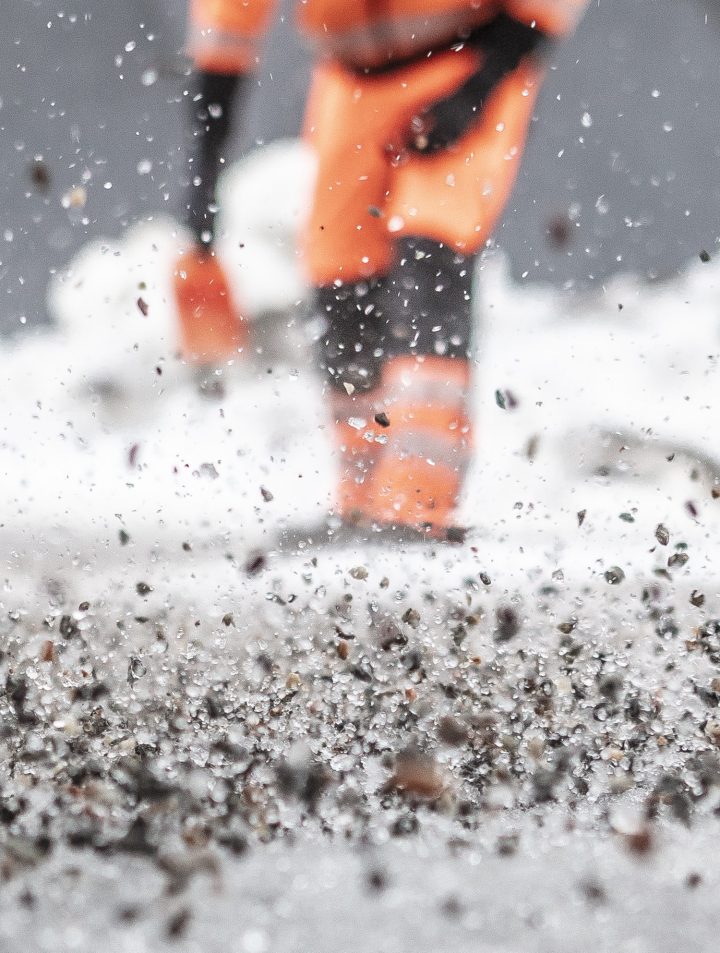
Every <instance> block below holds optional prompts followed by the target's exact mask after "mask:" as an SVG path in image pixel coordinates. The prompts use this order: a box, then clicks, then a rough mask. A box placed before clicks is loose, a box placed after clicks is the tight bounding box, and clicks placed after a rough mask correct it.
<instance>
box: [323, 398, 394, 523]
mask: <svg viewBox="0 0 720 953" xmlns="http://www.w3.org/2000/svg"><path fill="white" fill-rule="evenodd" d="M329 396H330V410H331V414H332V418H333V423H334V429H335V444H336V448H337V451H338V457H339V460H338V463H339V472H338V482H337V489H336V494H335V511H336V512H337V513H338V515H340V516H341V517H342V518H343V519H346V520H348V521H349V522H354V521H355V520H356V518H357V514H358V513H360V512H362V511H363V509H364V501H365V496H366V491H367V488H366V481H367V479H368V476H369V473H370V472H371V470H372V468H373V467H374V465H375V462H376V460H377V457H378V455H379V453H380V452H381V444H378V443H376V442H375V438H376V437H377V436H378V435H379V433H380V432H381V431H382V427H380V426H379V425H378V424H376V423H375V421H374V419H373V418H374V415H375V412H376V410H375V401H374V396H375V395H374V393H373V392H370V393H363V392H357V393H355V394H352V395H350V394H345V393H343V392H341V391H337V390H332V391H331V392H330V395H329ZM351 421H352V423H351ZM361 421H362V423H360V422H361ZM368 434H369V435H370V436H369V437H368Z"/></svg>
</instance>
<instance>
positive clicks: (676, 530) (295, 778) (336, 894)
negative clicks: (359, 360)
mask: <svg viewBox="0 0 720 953" xmlns="http://www.w3.org/2000/svg"><path fill="white" fill-rule="evenodd" d="M266 161H270V160H266ZM236 186H237V187H238V188H239V187H240V185H239V184H238V183H236ZM277 200H278V202H280V203H284V204H287V202H288V198H287V196H277ZM237 204H240V205H242V203H237ZM260 204H261V205H263V206H265V205H266V203H265V201H264V200H263V201H262V202H261V203H260ZM291 231H292V229H291V228H290V227H288V229H287V235H285V232H283V231H282V230H280V232H278V230H277V229H276V230H275V231H274V232H273V236H272V240H271V241H268V242H267V243H266V247H264V248H261V249H258V250H257V255H258V258H257V261H256V264H255V267H248V266H247V263H246V265H245V271H244V272H243V269H242V268H239V269H238V272H237V275H235V280H237V282H238V287H239V289H240V291H241V293H242V294H243V295H244V296H246V300H252V301H253V302H254V304H255V307H256V309H257V310H258V311H259V312H260V311H263V310H264V311H265V315H266V316H265V317H264V318H263V319H262V320H259V321H258V322H257V323H256V325H255V326H254V327H253V329H252V337H251V339H250V341H249V342H248V348H247V351H246V355H245V356H244V357H243V358H242V359H241V360H239V361H238V366H237V367H234V368H231V369H229V370H228V371H227V372H226V373H225V374H224V376H223V378H222V381H221V383H222V389H223V392H222V393H220V394H219V395H217V396H216V398H215V399H204V398H201V397H199V396H198V393H197V390H196V388H195V386H194V384H193V381H192V377H191V375H190V373H189V371H188V370H187V369H186V368H184V367H183V366H182V365H181V364H180V363H179V362H178V361H177V359H176V357H175V341H174V335H173V331H172V313H171V311H170V308H169V307H168V304H167V300H168V296H167V284H166V280H165V278H164V277H163V276H166V275H167V274H169V268H168V262H169V260H170V257H171V255H172V249H173V247H174V246H175V244H176V241H177V239H176V238H174V237H173V236H172V234H171V230H170V228H169V226H164V225H162V224H159V225H157V226H154V227H153V228H152V229H140V230H137V231H135V232H133V233H131V234H130V235H129V236H128V238H127V240H126V241H125V242H124V243H122V244H121V245H119V246H117V247H113V246H107V247H104V248H103V247H101V246H97V247H95V248H92V249H90V250H88V251H87V252H86V253H85V255H84V256H83V258H82V259H81V260H78V261H77V262H76V263H75V266H74V268H73V271H72V273H71V274H70V275H69V276H67V277H65V278H63V280H62V281H61V282H58V283H57V285H56V286H55V288H54V290H53V295H52V297H51V301H52V302H53V308H54V311H55V313H56V315H57V318H58V321H59V328H60V330H59V331H58V332H57V333H54V334H48V335H44V336H41V337H38V338H37V339H34V340H30V341H27V342H25V343H24V344H22V345H16V346H14V347H12V348H7V349H6V350H5V352H4V353H3V362H4V366H6V367H8V368H10V374H9V375H8V377H9V379H8V380H7V381H6V382H4V383H3V388H4V390H3V393H2V401H3V408H4V410H3V422H2V432H1V434H2V435H1V439H0V453H1V457H0V468H1V471H2V473H1V476H2V485H3V491H4V502H5V505H4V507H3V511H2V519H1V521H0V522H1V525H0V551H1V552H2V583H3V586H2V593H1V594H0V725H1V728H0V876H1V877H2V880H0V949H1V950H3V951H5V950H8V951H9V953H15V951H21V950H22V951H34V950H38V951H41V950H43V951H44V950H48V951H51V950H52V951H53V953H63V951H71V950H73V951H88V953H89V951H96V950H98V949H99V948H102V949H104V950H107V951H110V953H114V951H125V950H127V951H133V953H134V951H142V950H148V951H155V950H161V949H165V948H176V949H180V950H197V951H203V953H206V951H214V950H217V951H226V950H230V949H233V950H235V949H236V950H238V951H242V953H246V951H247V953H264V951H268V953H285V951H287V953H290V951H299V953H300V951H302V953H315V951H317V953H323V951H325V950H328V951H330V950H333V951H336V950H343V951H349V953H355V951H357V953H365V951H373V953H378V951H387V953H399V951H403V953H404V951H410V950H417V951H420V953H422V951H428V953H430V951H438V950H444V949H448V950H459V951H465V950H467V951H470V950H480V951H487V953H490V951H498V953H499V951H503V953H505V951H507V953H528V951H538V953H539V951H543V953H558V951H562V953H565V951H567V953H575V951H579V950H587V951H598V953H602V951H605V950H607V951H613V953H617V951H628V953H645V951H647V953H664V951H667V953H677V951H679V950H683V951H684V953H694V951H706V950H707V951H710V950H713V949H714V948H715V945H716V936H717V930H718V927H719V926H720V923H719V922H718V921H719V920H720V914H718V912H717V889H718V879H719V877H720V875H719V874H718V872H717V863H716V857H717V844H718V824H719V823H720V821H719V820H718V812H719V811H720V757H719V756H718V755H719V752H718V744H719V743H720V717H719V716H718V711H717V709H718V702H719V701H720V623H718V622H716V621H714V620H716V619H718V618H720V596H719V594H718V586H717V578H718V576H717V566H718V559H719V558H720V550H719V549H718V539H719V538H720V535H719V531H720V525H719V523H720V521H719V519H718V507H719V506H720V502H718V501H717V500H716V499H715V497H716V495H717V483H718V479H717V465H716V463H715V449H716V447H715V444H716V440H715V435H716V432H717V427H716V419H717V415H716V413H715V395H716V394H717V380H716V377H717V354H718V347H717V342H718V321H717V313H718V306H717V302H718V300H719V299H720V292H719V290H718V284H719V280H718V272H717V268H716V266H715V264H714V263H713V262H709V263H705V264H703V263H700V262H698V265H697V267H696V268H695V269H694V270H693V271H691V272H690V273H689V274H688V275H687V276H686V277H685V278H684V279H682V281H679V282H677V283H674V284H672V285H668V286H666V287H663V288H655V289H654V290H652V291H651V290H649V289H647V288H644V287H642V286H639V285H637V284H635V283H633V282H631V281H618V282H616V283H615V284H613V285H612V286H609V287H608V288H607V289H605V292H604V294H603V296H602V297H601V298H597V299H579V298H577V297H573V298H563V297H562V296H560V295H555V294H547V295H538V294H537V293H536V294H534V295H532V296H529V295H528V294H527V293H526V292H522V291H519V290H518V289H516V288H514V287H512V286H511V285H510V284H509V283H508V282H507V281H506V279H505V277H504V275H503V270H502V264H501V262H497V261H495V262H493V261H490V262H489V263H487V264H486V265H484V266H483V268H482V269H481V271H480V273H479V282H480V284H479V288H480V292H481V295H480V297H481V301H482V304H481V307H480V312H481V313H480V314H479V334H478V350H477V356H476V357H477V375H476V376H477V386H476V393H475V398H474V399H475V402H476V407H475V409H476V416H477V420H478V428H477V432H478V454H477V462H476V465H475V466H474V468H473V470H472V472H471V474H470V476H469V479H468V487H467V494H466V497H465V499H464V501H463V505H462V518H463V521H464V522H465V523H466V524H467V525H468V526H469V527H470V531H469V534H468V539H467V542H466V543H465V544H464V545H462V546H452V547H450V546H441V545H435V544H423V545H418V544H415V543H411V542H407V543H398V542H397V541H392V542H390V541H388V540H385V539H382V538H375V537H372V538H371V539H369V540H352V539H348V538H345V539H339V540H338V541H337V542H335V543H334V544H333V545H328V544H327V542H326V539H323V540H322V544H321V545H320V544H319V543H318V534H317V533H315V534H314V536H313V541H312V542H311V541H309V539H308V533H307V531H305V532H303V528H305V530H307V527H310V526H313V525H318V524H319V521H320V518H321V517H322V515H323V514H324V512H325V510H326V508H327V505H328V500H329V493H330V490H331V486H332V477H333V461H332V457H331V454H330V450H329V441H328V436H327V433H328V430H327V420H326V418H325V416H324V409H323V403H322V399H321V394H320V392H319V388H318V385H317V383H316V381H315V380H314V378H313V377H312V375H310V374H309V373H308V371H307V367H308V363H309V357H308V351H307V346H306V339H307V337H308V336H310V335H311V331H312V328H311V327H310V328H308V326H307V325H305V324H304V323H303V322H302V321H301V319H300V318H301V308H300V307H298V308H296V309H293V307H292V306H291V302H292V301H293V300H295V299H298V300H299V299H300V298H301V297H302V288H301V287H300V286H299V285H298V283H297V277H296V276H295V275H294V274H293V273H292V271H287V269H283V267H281V263H282V261H283V260H286V259H287V248H286V244H287V243H288V242H291V236H290V232H291ZM284 236H285V237H284ZM232 245H233V233H232V228H231V229H230V237H229V239H228V248H232ZM273 256H275V257H273ZM283 256H285V258H284V259H283ZM268 269H270V271H271V273H272V274H273V275H274V276H276V278H277V280H275V281H273V282H272V283H270V284H271V285H272V287H271V291H272V294H268V290H267V289H268V282H267V281H266V280H260V281H258V282H256V283H255V285H254V284H253V279H254V276H255V277H257V274H259V275H260V278H261V279H262V276H263V275H267V273H268ZM258 287H259V288H260V290H258ZM263 294H264V295H265V298H264V299H263ZM138 297H141V298H142V299H143V302H144V305H145V306H146V307H143V308H140V307H139V306H138V303H137V299H138ZM620 306H622V308H620ZM145 310H146V311H147V315H145V314H144V313H143V311H145ZM273 310H274V311H276V312H277V311H278V310H279V311H281V312H282V313H283V314H284V315H285V317H284V318H283V320H282V322H281V323H282V326H283V327H284V326H285V325H289V327H287V328H285V329H284V330H283V333H282V335H279V334H278V328H279V327H280V325H279V324H278V321H279V319H278V318H277V317H275V318H270V317H269V315H268V312H270V311H273ZM99 317H100V318H101V320H99ZM273 322H274V328H275V330H274V331H272V330H271V329H270V328H271V326H273ZM278 340H282V342H283V343H282V346H279V345H278ZM713 491H715V492H713Z"/></svg>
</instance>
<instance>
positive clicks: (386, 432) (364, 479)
mask: <svg viewBox="0 0 720 953" xmlns="http://www.w3.org/2000/svg"><path fill="white" fill-rule="evenodd" d="M469 378H470V369H469V364H468V362H467V361H463V360H451V359H449V358H440V357H424V358H419V357H414V356H410V355H409V356H407V357H398V358H392V359H391V360H389V361H388V362H387V364H386V366H385V368H384V369H383V375H382V381H381V384H380V386H379V387H378V388H377V389H376V390H374V391H372V392H371V393H370V394H363V395H358V397H357V398H356V399H354V398H346V397H345V395H343V394H337V393H336V392H333V393H332V394H331V406H332V410H333V419H334V422H335V437H336V442H337V446H338V450H339V452H340V471H339V476H338V483H337V491H336V498H335V510H336V512H337V513H338V515H340V516H341V517H342V518H343V519H345V520H347V521H348V522H353V523H356V522H365V523H376V524H380V525H393V526H398V525H399V526H410V527H413V528H415V529H420V530H423V531H427V530H428V528H430V529H431V531H432V532H438V533H439V534H440V535H442V533H443V532H444V531H445V530H447V529H448V528H449V527H450V526H452V525H453V515H454V510H455V508H456V506H457V501H458V497H459V494H460V491H461V488H462V480H463V476H464V472H465V465H466V462H467V458H468V455H469V452H470V444H471V434H470V423H469V420H468V418H467V414H466V410H465V404H466V400H467V393H468V388H469ZM423 394H425V396H424V397H423ZM376 408H378V409H379V408H382V409H383V410H385V412H386V414H387V416H388V419H389V421H390V424H389V426H388V427H386V428H381V427H380V426H379V425H377V424H375V423H374V420H373V412H374V410H375V409H376ZM351 418H359V419H365V420H366V421H367V426H363V427H361V428H359V429H355V430H353V428H351V427H350V426H349V424H348V420H349V419H351ZM351 431H352V432H351ZM368 432H370V433H371V434H373V438H375V437H377V436H378V435H379V434H382V436H383V438H384V439H383V442H382V443H377V442H376V440H375V439H372V440H370V441H368V440H367V439H366V438H365V434H366V433H368Z"/></svg>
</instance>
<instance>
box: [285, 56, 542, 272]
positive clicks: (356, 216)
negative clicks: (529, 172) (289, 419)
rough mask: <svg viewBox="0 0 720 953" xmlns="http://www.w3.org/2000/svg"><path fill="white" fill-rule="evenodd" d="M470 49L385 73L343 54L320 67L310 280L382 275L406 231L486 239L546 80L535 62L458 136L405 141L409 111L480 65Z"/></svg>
mask: <svg viewBox="0 0 720 953" xmlns="http://www.w3.org/2000/svg"><path fill="white" fill-rule="evenodd" d="M481 63H482V60H481V54H480V53H478V52H477V51H475V50H473V49H469V48H464V49H462V50H460V51H454V50H448V51H445V52H441V53H437V54H434V55H433V56H431V57H429V58H428V59H426V60H421V61H420V62H415V63H413V64H411V65H408V66H404V67H400V68H397V69H394V70H391V71H388V72H384V73H375V74H369V75H367V74H363V73H358V72H356V71H353V70H351V69H348V68H346V67H344V66H342V65H341V64H339V63H337V62H330V63H326V64H323V65H320V66H319V67H318V68H317V69H316V72H315V77H314V82H313V85H312V89H311V95H310V101H309V106H308V112H307V117H306V136H307V138H308V140H309V142H310V144H311V145H312V147H313V148H314V150H315V153H316V156H317V161H318V172H317V180H316V185H315V192H314V196H313V203H312V211H311V214H310V218H309V222H308V224H307V228H306V232H305V235H304V240H303V243H302V249H303V255H304V262H305V269H306V272H307V275H308V278H309V280H310V281H311V283H312V284H314V285H319V286H323V285H329V284H332V283H333V282H335V281H342V282H352V281H358V280H361V279H363V278H366V277H369V276H371V275H382V274H386V273H387V272H388V271H389V270H390V268H391V267H392V264H393V260H394V246H395V242H396V240H397V239H398V238H399V237H401V236H420V237H426V238H430V239H433V240H435V241H438V242H443V243H445V244H447V245H448V246H449V247H451V248H454V249H456V250H457V251H458V252H460V253H461V254H464V255H469V254H473V253H474V252H477V251H478V250H480V249H481V248H482V247H483V245H484V243H485V242H486V240H487V239H488V237H489V236H490V234H491V232H492V229H493V227H494V225H495V223H496V221H497V219H498V217H499V216H500V214H501V213H502V211H503V209H504V207H505V204H506V203H507V200H508V198H509V195H510V191H511V189H512V187H513V184H514V182H515V178H516V175H517V171H518V167H519V163H520V159H521V157H522V153H523V149H524V145H525V141H526V137H527V130H528V126H529V123H530V120H531V117H532V112H533V107H534V103H535V100H536V97H537V93H538V89H539V81H540V69H539V68H538V67H537V66H536V65H530V64H529V62H528V61H523V62H521V63H520V65H519V67H518V68H517V69H516V70H515V71H514V72H512V73H510V74H509V75H508V76H506V77H505V79H504V80H502V81H501V82H500V83H499V84H498V86H497V87H496V88H495V90H494V91H493V92H492V94H491V96H490V97H489V99H488V101H487V103H485V104H484V106H483V107H482V109H481V110H479V112H478V116H477V119H476V120H475V122H474V123H473V124H472V125H471V127H470V129H469V130H468V132H467V133H466V134H465V135H464V136H463V137H462V138H461V139H460V141H459V142H458V143H457V144H455V145H454V146H451V147H449V148H448V149H447V150H445V151H442V152H437V153H434V154H432V155H424V154H421V153H418V152H415V151H413V150H411V149H409V148H407V145H408V142H409V141H410V140H411V139H412V138H413V136H414V131H413V128H414V127H413V122H414V121H415V122H416V121H417V117H418V116H420V115H421V114H422V112H423V111H424V110H426V109H427V108H429V107H431V106H432V105H433V103H435V102H436V101H438V100H439V99H441V98H443V97H444V96H447V95H449V94H451V93H452V92H454V91H455V90H456V89H457V88H459V86H461V85H462V84H463V83H464V82H465V81H466V80H467V79H468V78H469V77H470V76H471V74H473V73H474V72H475V71H476V70H477V69H478V68H479V66H480V65H481Z"/></svg>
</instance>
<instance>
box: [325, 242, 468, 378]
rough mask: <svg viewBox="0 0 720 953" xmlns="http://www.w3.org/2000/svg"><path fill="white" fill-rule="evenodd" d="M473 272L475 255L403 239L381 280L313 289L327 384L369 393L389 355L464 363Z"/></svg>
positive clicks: (438, 244) (434, 243)
mask: <svg viewBox="0 0 720 953" xmlns="http://www.w3.org/2000/svg"><path fill="white" fill-rule="evenodd" d="M473 271H474V257H472V256H463V255H458V254H457V253H456V252H455V251H453V250H452V249H449V248H448V247H447V246H446V245H442V244H440V243H438V242H434V241H431V240H430V239H425V238H407V239H403V240H401V241H400V242H398V256H397V260H396V264H395V266H394V268H393V269H392V271H391V272H390V274H388V275H387V276H385V277H381V278H373V279H370V280H368V281H361V282H356V283H354V284H348V285H342V286H341V287H339V288H337V287H334V286H333V287H323V288H319V289H318V291H317V298H316V306H317V310H318V312H319V313H320V314H322V315H323V316H324V317H325V318H326V320H327V327H326V330H325V331H324V333H323V334H322V336H321V338H320V341H319V361H320V366H321V368H322V370H323V372H324V373H325V375H326V377H327V379H328V380H329V382H330V383H331V384H332V385H333V386H336V387H342V386H343V385H344V384H346V383H347V384H352V385H353V387H355V388H356V389H357V390H371V389H372V388H373V387H376V386H377V384H378V383H379V381H380V373H381V370H382V365H383V362H384V361H385V360H387V359H388V358H390V357H396V356H398V355H403V354H437V355H441V356H444V357H451V358H467V356H468V352H469V348H470V338H471V330H472V306H471V300H470V293H471V289H472V280H473Z"/></svg>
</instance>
